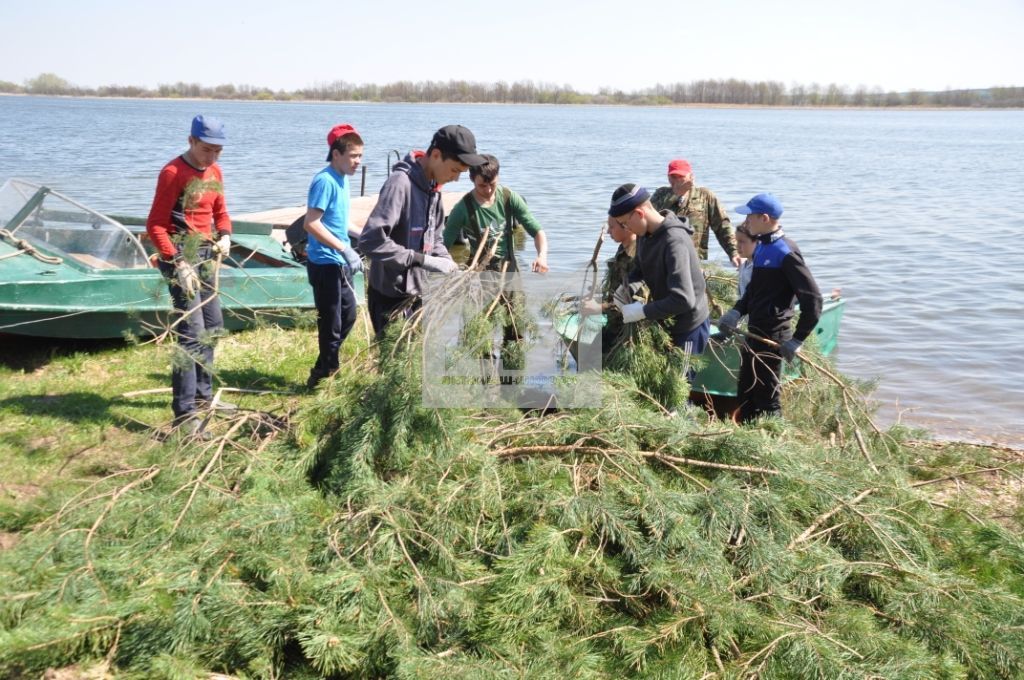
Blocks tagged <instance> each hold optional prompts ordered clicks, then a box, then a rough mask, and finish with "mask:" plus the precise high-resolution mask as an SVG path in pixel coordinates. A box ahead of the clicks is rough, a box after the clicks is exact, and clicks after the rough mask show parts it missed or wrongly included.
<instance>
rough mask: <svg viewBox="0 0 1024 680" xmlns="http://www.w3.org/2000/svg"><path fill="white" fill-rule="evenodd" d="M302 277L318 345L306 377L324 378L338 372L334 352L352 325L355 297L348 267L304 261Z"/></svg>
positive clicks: (353, 321) (339, 347) (336, 354)
mask: <svg viewBox="0 0 1024 680" xmlns="http://www.w3.org/2000/svg"><path fill="white" fill-rule="evenodd" d="M306 276H307V277H308V278H309V285H311V286H312V287H313V304H315V305H316V330H317V337H318V338H319V344H320V355H319V356H318V357H317V358H316V363H315V364H313V369H312V370H311V371H310V372H309V374H310V376H311V377H315V378H326V377H327V376H329V375H331V374H332V373H334V372H335V371H337V370H338V350H340V349H341V343H343V342H345V338H347V337H348V334H349V333H350V332H351V331H352V326H354V325H355V323H356V295H355V293H354V292H353V290H352V278H351V274H350V273H349V271H348V267H344V266H342V265H340V264H314V263H312V262H307V263H306Z"/></svg>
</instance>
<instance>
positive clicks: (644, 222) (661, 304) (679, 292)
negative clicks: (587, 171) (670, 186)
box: [608, 184, 710, 354]
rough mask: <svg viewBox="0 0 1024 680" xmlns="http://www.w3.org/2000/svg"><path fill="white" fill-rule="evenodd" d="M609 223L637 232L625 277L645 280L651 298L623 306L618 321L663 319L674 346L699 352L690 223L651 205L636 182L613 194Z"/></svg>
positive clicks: (704, 334) (700, 320) (703, 332)
mask: <svg viewBox="0 0 1024 680" xmlns="http://www.w3.org/2000/svg"><path fill="white" fill-rule="evenodd" d="M613 223H614V224H616V225H618V226H620V227H622V228H623V229H626V230H628V231H631V232H633V233H634V234H636V236H637V237H638V238H637V247H636V258H635V260H634V269H633V272H632V273H631V274H630V277H629V279H630V281H631V282H639V281H641V280H642V281H643V282H644V283H646V284H647V288H648V289H649V290H650V298H651V301H650V302H647V303H644V302H631V303H629V304H624V305H622V306H621V307H620V309H621V310H622V320H623V321H624V322H625V323H635V322H637V321H640V320H642V319H653V320H665V322H666V325H667V330H668V332H669V335H671V337H672V343H673V344H674V345H675V346H676V347H680V348H683V349H684V350H686V351H688V352H690V353H691V354H700V353H702V352H703V351H704V347H705V346H706V345H707V341H708V335H709V332H710V323H709V321H708V300H707V294H706V292H705V286H704V274H703V272H702V271H701V268H700V259H699V258H698V257H697V249H696V248H695V247H694V245H693V232H692V231H691V230H690V228H689V226H688V225H687V224H686V222H684V221H682V220H680V219H679V217H678V216H677V215H676V214H675V213H673V212H672V211H670V210H662V211H660V212H659V211H657V210H655V209H654V206H653V205H652V204H651V197H650V194H649V193H648V192H647V190H646V189H644V188H643V187H642V186H639V185H637V184H623V185H622V186H620V187H619V188H618V189H616V190H615V193H613V194H612V201H611V206H610V207H609V208H608V224H609V226H611V225H612V224H613Z"/></svg>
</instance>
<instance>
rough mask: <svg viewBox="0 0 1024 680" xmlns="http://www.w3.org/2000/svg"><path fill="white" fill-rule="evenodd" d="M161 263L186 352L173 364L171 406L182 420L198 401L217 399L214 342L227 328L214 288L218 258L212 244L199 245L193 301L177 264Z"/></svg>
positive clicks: (176, 332)
mask: <svg viewBox="0 0 1024 680" xmlns="http://www.w3.org/2000/svg"><path fill="white" fill-rule="evenodd" d="M157 262H158V264H159V266H160V272H161V273H162V274H163V275H164V278H165V279H167V284H168V290H169V291H170V293H171V301H172V302H173V303H174V311H175V313H174V314H172V315H171V322H172V323H177V325H176V326H175V327H174V330H173V333H174V336H175V338H176V339H177V341H178V346H179V347H180V348H181V349H182V353H183V354H184V357H177V358H175V360H174V361H173V362H172V364H171V392H172V397H171V409H172V410H173V411H174V417H175V420H179V421H180V420H183V419H185V418H187V417H188V416H189V415H191V414H192V413H193V412H194V411H195V410H196V401H207V402H208V401H211V400H212V398H213V372H212V371H213V344H214V340H215V339H216V336H217V335H219V333H220V331H221V330H222V329H223V328H224V316H223V315H222V314H221V309H220V298H219V297H218V296H217V291H216V290H215V289H214V281H213V280H214V268H215V267H216V261H215V260H214V259H213V252H212V248H211V247H210V246H200V248H199V251H198V264H196V265H195V267H196V272H197V273H198V274H199V278H200V280H201V281H202V285H201V286H200V288H199V294H198V295H196V296H195V297H194V298H192V299H191V300H190V299H188V297H186V295H185V292H184V291H183V290H182V289H181V287H180V286H179V285H178V279H177V276H176V275H175V268H174V264H172V263H170V262H164V261H163V260H158V261H157ZM179 320H180V321H179Z"/></svg>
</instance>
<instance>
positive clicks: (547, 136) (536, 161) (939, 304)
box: [0, 96, 1024, 444]
mask: <svg viewBox="0 0 1024 680" xmlns="http://www.w3.org/2000/svg"><path fill="white" fill-rule="evenodd" d="M195 113H206V114H209V115H215V116H219V117H220V118H222V119H223V120H224V121H226V123H227V125H228V130H229V135H230V139H231V143H230V145H229V146H228V147H227V148H226V149H225V151H224V154H223V157H222V159H221V165H222V167H223V169H224V175H225V184H226V190H227V196H228V205H229V208H230V209H231V211H232V212H233V213H242V212H250V211H256V210H264V209H269V208H276V207H284V206H293V205H299V204H302V203H303V202H304V199H305V193H306V188H307V186H308V183H309V180H310V178H311V176H312V175H313V174H314V173H315V172H316V171H317V170H319V169H320V168H321V167H322V166H323V162H322V161H323V159H324V155H325V150H326V149H325V147H326V142H325V140H324V137H325V135H326V132H327V130H328V129H329V128H330V127H331V125H333V124H335V123H337V122H342V121H346V122H352V123H354V124H355V125H356V127H357V128H358V129H359V130H360V131H361V132H362V134H363V136H364V138H365V140H366V142H367V144H366V155H365V162H366V164H367V166H368V169H369V174H368V178H367V193H376V191H377V190H378V189H379V188H380V185H381V183H382V182H383V181H384V178H385V177H386V174H387V172H386V167H387V166H386V158H387V153H388V151H389V150H391V149H397V150H399V151H400V152H401V153H402V155H404V154H405V152H406V151H407V150H409V149H410V148H414V147H415V148H424V147H425V146H426V145H427V143H428V142H429V140H430V136H431V134H432V133H433V131H434V130H435V129H437V128H438V127H440V126H441V125H445V124H449V123H462V124H464V125H466V126H468V127H470V128H471V129H472V130H473V131H474V132H475V133H476V136H477V140H478V145H479V147H480V149H481V150H482V151H485V152H489V153H494V154H495V155H497V156H498V157H499V158H500V159H501V162H502V173H501V177H502V181H503V182H504V183H505V184H507V185H509V186H511V187H513V188H515V189H516V190H518V191H519V192H520V193H522V194H523V195H524V196H525V197H526V198H527V200H528V201H529V204H530V207H531V209H532V211H533V212H534V214H535V215H536V216H537V217H538V219H539V220H540V222H541V223H542V224H543V225H544V226H545V229H546V230H547V232H548V235H549V240H550V242H551V253H550V257H549V260H550V264H551V266H552V268H553V269H555V270H558V271H565V272H569V271H576V270H579V269H581V268H582V266H583V264H584V263H585V262H586V260H587V259H589V255H590V252H591V251H592V249H593V243H594V239H595V237H596V235H597V233H598V230H599V229H600V226H601V224H602V222H603V220H604V215H605V210H606V208H607V204H608V198H609V196H610V195H611V192H612V191H613V190H614V188H615V187H616V186H617V185H619V184H621V183H623V182H627V181H636V182H640V183H643V184H645V185H646V186H649V187H652V188H653V187H657V186H660V185H662V184H663V183H664V179H665V178H664V169H665V166H666V164H667V162H668V160H670V159H671V158H674V157H686V158H688V159H689V160H690V161H691V162H692V163H693V165H694V168H695V172H696V176H697V183H698V184H700V185H703V186H707V187H710V188H711V189H712V190H714V191H715V192H716V193H717V194H718V196H719V197H720V198H721V199H722V200H723V202H724V203H725V204H726V206H728V207H730V208H731V207H732V206H735V205H739V204H741V203H743V202H745V201H746V200H747V199H748V198H749V197H750V196H751V195H753V194H754V193H757V192H759V191H772V192H774V193H775V194H776V195H777V196H779V197H780V198H781V200H782V201H783V203H784V205H785V206H786V213H785V215H784V217H783V225H784V227H785V228H786V232H787V234H788V235H789V236H791V237H792V238H793V239H795V240H796V241H797V242H798V243H799V244H800V246H801V249H802V250H803V252H804V256H805V258H806V259H807V261H808V264H809V265H810V266H811V268H812V270H813V271H814V273H815V276H816V278H817V279H818V283H819V285H820V287H821V288H822V290H823V291H827V290H830V289H831V288H833V287H836V286H841V287H842V289H843V295H844V297H845V298H846V299H847V307H846V312H845V317H844V320H843V327H842V333H841V343H840V344H841V350H840V354H839V357H838V362H839V366H840V368H841V369H842V370H843V371H845V372H846V373H848V374H850V375H852V376H856V377H858V378H877V379H878V380H879V388H878V390H877V392H876V396H877V398H878V399H879V401H880V402H881V403H882V404H883V406H882V415H883V417H884V418H886V419H887V420H888V421H889V422H891V421H892V420H894V419H896V418H902V419H903V422H909V423H912V424H919V425H922V426H925V427H928V428H930V429H932V430H933V431H934V432H936V433H937V434H940V435H942V436H947V437H969V438H972V439H981V440H990V439H998V440H1000V441H1004V442H1010V443H1017V444H1020V443H1022V442H1024V417H1022V416H1024V314H1022V312H1021V302H1022V299H1024V267H1022V266H1021V255H1022V253H1021V248H1022V247H1024V241H1021V240H1015V239H1017V238H1018V237H1019V236H1022V235H1024V217H1022V215H1024V205H1022V203H1024V196H1022V194H1024V189H1022V188H1024V160H1022V159H1024V112H1022V111H846V110H773V109H692V108H681V109H671V108H633V107H548V106H500V105H471V106H464V105H463V106H456V105H402V104H388V105H384V104H333V103H302V104H293V103H277V102H273V103H249V102H185V101H143V100H138V101H133V100H127V101H124V100H87V99H57V98H54V99H49V98H28V97H3V96H0V120H2V121H3V124H2V126H0V181H2V180H5V179H7V178H10V177H21V178H23V179H27V180H30V181H37V182H43V183H46V184H49V185H50V186H52V187H53V188H55V189H57V190H58V191H61V192H63V193H66V194H68V195H70V196H71V197H72V198H77V199H78V200H80V201H81V202H84V203H86V204H87V205H90V206H91V207H94V208H97V209H100V210H104V211H109V212H117V213H122V214H138V215H145V214H146V213H147V212H148V210H149V203H150V200H151V199H152V194H153V189H154V186H155V182H156V176H157V173H158V172H159V170H160V168H161V167H162V165H163V164H164V163H165V162H167V161H168V160H170V159H171V158H172V157H173V156H175V155H176V154H178V153H180V152H181V151H182V150H184V148H185V146H186V137H187V135H188V124H189V121H190V119H191V117H192V116H193V115H194V114H195ZM356 184H357V185H358V182H356ZM470 188H471V186H470V183H469V181H468V178H464V179H463V180H462V181H460V182H459V183H457V184H452V185H449V187H448V189H450V190H453V191H468V190H469V189H470ZM734 217H735V216H734ZM606 247H608V249H609V253H608V254H610V250H611V248H610V246H606ZM715 248H716V246H715V245H714V244H712V259H719V260H724V257H723V254H722V253H721V251H720V250H719V251H718V252H715V251H714V249H715ZM0 266H2V265H0Z"/></svg>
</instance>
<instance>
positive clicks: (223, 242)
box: [213, 234, 231, 257]
mask: <svg viewBox="0 0 1024 680" xmlns="http://www.w3.org/2000/svg"><path fill="white" fill-rule="evenodd" d="M213 247H214V249H216V250H217V251H218V252H219V253H220V254H221V255H223V256H224V257H227V256H228V255H230V254H231V237H230V236H228V235H227V234H224V235H223V236H221V237H220V238H219V239H217V242H216V243H215V244H214V245H213Z"/></svg>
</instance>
